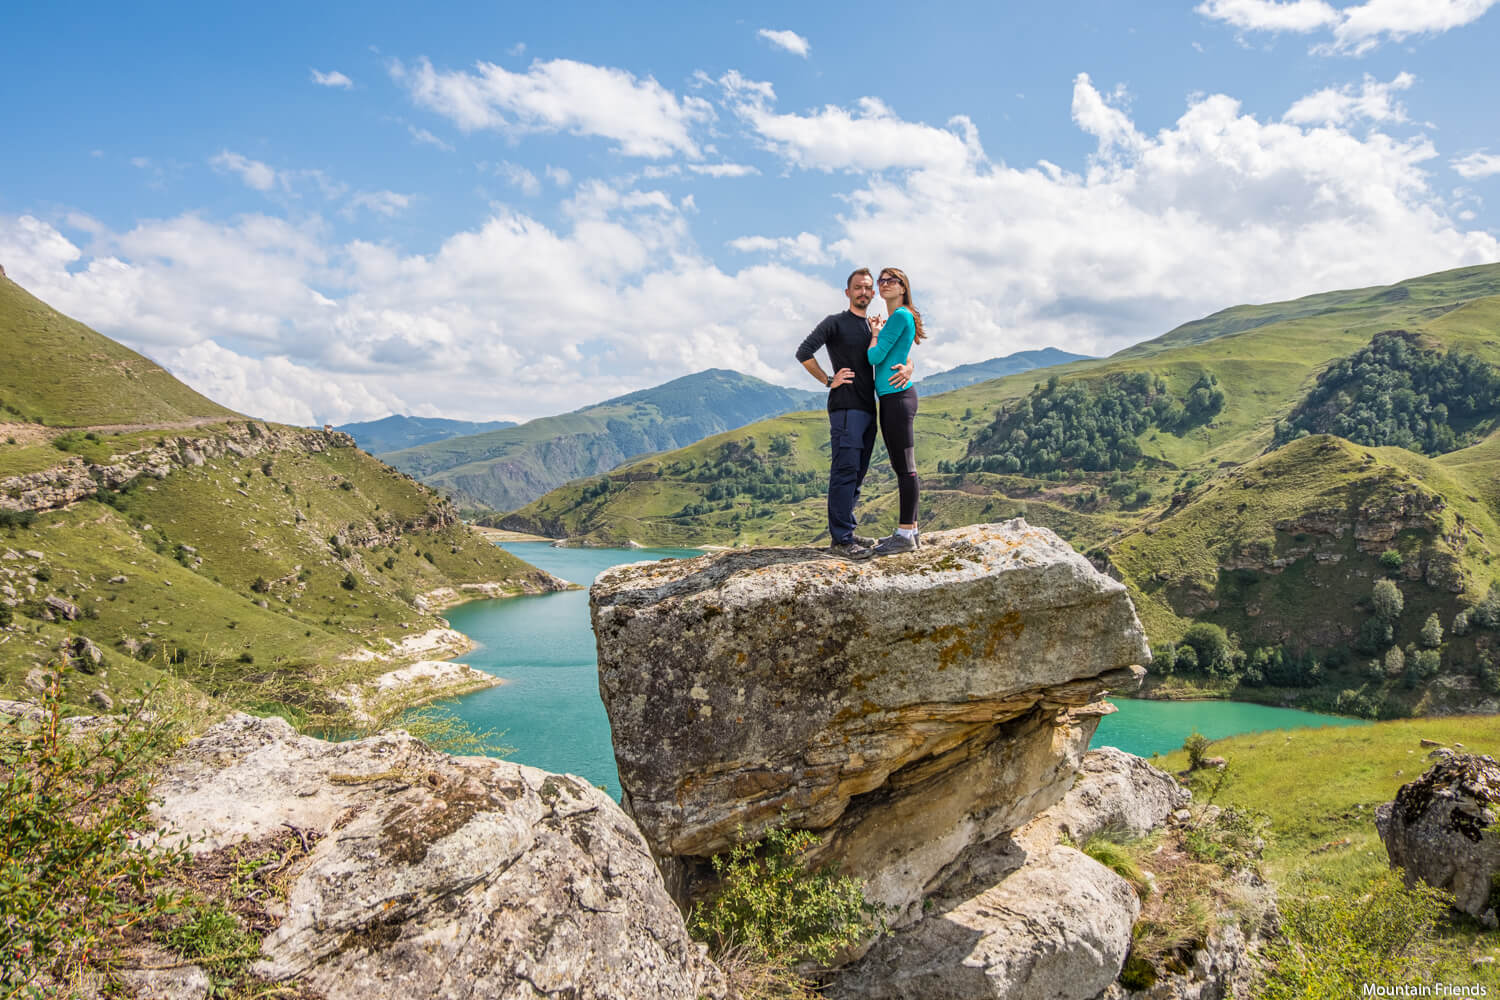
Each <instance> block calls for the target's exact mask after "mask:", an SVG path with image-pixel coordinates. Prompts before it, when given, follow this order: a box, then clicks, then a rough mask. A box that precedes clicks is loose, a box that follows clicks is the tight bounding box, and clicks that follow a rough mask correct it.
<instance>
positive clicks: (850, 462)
mask: <svg viewBox="0 0 1500 1000" xmlns="http://www.w3.org/2000/svg"><path fill="white" fill-rule="evenodd" d="M828 432H829V434H828V437H829V463H828V534H829V537H831V538H832V539H833V541H834V543H835V544H842V543H843V542H847V541H848V540H849V539H850V538H852V537H853V536H854V505H855V504H856V503H858V502H859V488H860V487H861V486H862V485H864V481H865V473H866V472H867V471H868V470H869V468H870V453H871V452H873V451H874V450H875V414H873V413H866V412H865V411H864V410H829V411H828Z"/></svg>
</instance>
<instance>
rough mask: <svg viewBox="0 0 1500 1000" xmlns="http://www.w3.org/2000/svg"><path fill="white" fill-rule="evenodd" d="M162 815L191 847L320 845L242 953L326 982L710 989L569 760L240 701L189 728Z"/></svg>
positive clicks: (306, 982)
mask: <svg viewBox="0 0 1500 1000" xmlns="http://www.w3.org/2000/svg"><path fill="white" fill-rule="evenodd" d="M156 794H157V796H158V798H159V800H160V801H159V804H158V806H157V816H158V819H159V820H160V821H161V823H162V824H163V825H164V826H166V827H168V828H171V829H173V830H175V831H178V832H179V833H180V834H183V835H188V836H191V837H194V838H196V839H194V840H193V841H192V843H191V849H192V850H193V851H194V852H197V853H202V852H207V851H211V850H215V849H218V848H221V847H224V846H226V845H232V844H241V843H247V842H253V841H260V840H263V839H264V838H266V837H268V836H271V835H274V834H276V833H278V832H280V833H283V834H284V833H285V828H286V827H288V826H289V827H291V828H293V829H294V830H297V831H302V832H303V833H305V834H306V835H307V839H308V840H309V841H312V842H313V844H314V846H312V847H311V852H310V854H309V855H308V857H306V858H305V859H304V860H303V861H302V862H301V865H302V867H301V870H300V872H299V873H298V874H297V875H296V877H295V880H294V881H293V882H292V883H291V887H290V891H289V894H288V897H287V899H286V902H285V904H284V905H282V906H281V907H280V908H279V912H278V913H276V914H274V915H275V916H276V917H277V918H278V919H279V926H278V927H277V928H276V929H275V931H274V932H273V933H272V934H270V935H269V937H267V938H266V939H265V940H264V942H263V943H262V955H263V958H262V959H261V960H260V961H258V962H257V963H256V964H255V966H254V971H255V972H256V973H257V974H258V975H260V976H262V977H264V978H266V979H268V980H271V981H273V982H283V981H288V980H295V981H296V982H297V983H298V984H300V985H301V986H302V987H304V988H306V989H311V990H314V991H317V992H319V993H322V994H324V995H326V996H329V997H361V998H381V997H390V998H393V1000H394V998H401V1000H408V998H422V997H449V996H495V997H516V998H524V997H542V996H575V997H580V998H582V997H597V998H619V1000H636V998H639V997H653V998H655V997H661V998H682V1000H698V998H700V997H704V996H711V997H718V996H722V991H723V986H722V977H721V976H720V974H719V972H718V970H717V968H716V967H715V966H714V965H713V964H712V963H711V962H710V961H709V960H708V959H707V958H706V957H705V955H704V952H703V949H702V947H701V946H700V945H697V944H695V943H693V942H692V941H691V940H690V939H689V938H688V936H687V932H686V930H685V929H684V926H683V922H682V916H681V914H680V913H679V912H678V910H677V908H676V907H675V906H674V905H673V903H672V900H671V899H670V898H669V897H668V896H667V894H666V892H665V890H664V889H663V886H662V881H661V876H660V874H659V873H658V872H657V870H656V867H655V866H654V865H653V864H652V861H651V857H650V854H649V853H648V851H647V848H646V845H645V843H644V841H642V839H641V837H640V835H639V833H638V832H637V831H636V829H635V827H634V826H633V825H632V824H631V823H630V821H629V819H628V818H627V817H626V816H625V815H624V814H623V813H622V812H621V811H620V809H619V807H618V806H616V805H615V803H614V802H613V801H612V800H611V799H610V798H609V797H608V796H606V795H605V794H604V793H603V792H601V791H599V790H598V789H597V788H595V787H593V786H592V785H590V784H589V783H588V782H586V781H584V780H583V779H581V778H575V777H571V776H568V775H557V774H548V773H546V772H543V771H539V770H537V769H535V768H530V767H524V766H521V765H518V764H513V763H509V762H506V761H500V760H491V759H488V758H478V757H470V758H453V757H448V756H446V755H444V754H439V753H436V752H434V751H432V750H429V749H428V748H427V747H426V746H425V745H423V744H422V743H421V742H420V741H418V740H415V739H413V738H412V737H410V736H408V735H406V734H405V733H399V732H398V733H389V734H382V735H380V736H377V737H372V738H370V739H364V740H358V741H354V742H348V743H326V742H323V741H321V740H315V739H311V738H308V737H304V736H298V735H296V733H295V732H294V731H293V730H292V729H291V727H290V726H288V725H287V724H286V723H285V722H283V721H282V720H280V719H256V718H252V717H250V716H246V715H236V716H234V717H232V718H231V719H229V720H228V721H227V722H224V723H222V724H220V725H218V726H216V727H214V728H213V729H211V730H209V732H207V733H205V734H204V735H203V736H202V737H201V738H199V739H197V740H194V741H193V742H192V743H189V744H188V745H187V746H186V747H185V748H184V749H183V750H182V751H180V752H179V754H178V755H177V757H176V758H175V759H174V760H173V762H172V763H171V764H170V766H169V767H168V768H167V770H166V772H165V774H164V776H163V777H162V778H161V779H160V781H159V782H158V784H157V786H156Z"/></svg>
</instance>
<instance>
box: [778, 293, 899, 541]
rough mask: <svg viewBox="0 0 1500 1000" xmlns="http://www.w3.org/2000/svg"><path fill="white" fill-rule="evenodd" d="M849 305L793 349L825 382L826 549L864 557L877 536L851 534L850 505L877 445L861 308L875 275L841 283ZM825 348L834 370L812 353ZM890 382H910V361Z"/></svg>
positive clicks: (866, 332) (865, 320) (867, 340)
mask: <svg viewBox="0 0 1500 1000" xmlns="http://www.w3.org/2000/svg"><path fill="white" fill-rule="evenodd" d="M844 297H845V298H847V299H848V300H849V308H848V309H846V310H844V311H843V312H841V313H835V314H834V315H832V316H828V317H825V318H824V320H823V322H821V323H819V324H818V325H817V326H815V327H814V328H813V332H812V333H810V334H808V335H807V339H806V340H804V341H802V345H801V346H800V347H798V348H797V360H798V361H800V362H801V363H802V367H803V368H806V369H807V370H808V372H810V373H811V374H812V377H813V378H815V379H817V380H818V381H819V382H820V383H822V384H823V385H825V386H827V387H828V435H829V445H830V447H829V463H828V534H829V536H830V537H831V538H832V544H831V545H829V547H828V551H829V552H832V553H833V554H834V555H837V556H843V557H844V558H846V559H866V558H869V556H870V555H871V554H872V553H873V552H874V548H873V546H874V545H875V539H873V538H869V537H866V536H863V535H856V534H855V533H854V527H855V523H854V505H855V504H856V503H857V502H858V501H859V488H860V486H861V485H863V484H864V481H865V473H866V472H867V471H868V470H869V468H870V453H871V452H872V451H874V449H875V372H874V370H873V369H872V368H871V367H870V360H869V357H868V353H867V352H868V351H869V347H870V333H871V326H870V319H869V317H868V316H867V315H866V314H865V309H866V308H867V307H868V306H869V305H870V301H871V300H872V299H873V298H874V297H875V278H874V276H873V275H872V274H870V269H869V268H867V267H862V268H860V269H859V270H857V271H855V272H854V273H853V274H851V275H849V279H848V280H847V281H845V282H844ZM822 347H826V348H827V349H828V362H829V365H830V366H831V367H832V368H833V370H834V371H833V374H832V375H829V374H828V373H827V372H825V371H823V367H822V365H820V364H818V359H817V358H816V357H814V355H815V354H816V352H817V351H818V349H819V348H822ZM893 367H894V368H895V369H896V374H895V376H893V377H892V380H891V381H892V384H893V385H904V384H906V383H907V382H909V381H911V372H912V366H911V365H910V364H906V365H895V366H893Z"/></svg>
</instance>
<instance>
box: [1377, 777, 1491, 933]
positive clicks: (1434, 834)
mask: <svg viewBox="0 0 1500 1000" xmlns="http://www.w3.org/2000/svg"><path fill="white" fill-rule="evenodd" d="M1497 820H1500V764H1497V763H1496V762H1495V760H1494V758H1493V757H1481V756H1478V755H1476V754H1458V753H1445V754H1444V755H1443V756H1441V758H1440V759H1439V760H1438V762H1437V763H1436V764H1434V765H1433V766H1432V767H1431V768H1430V769H1429V770H1428V772H1427V773H1426V774H1424V775H1422V777H1420V778H1418V779H1417V780H1416V781H1413V782H1411V783H1409V784H1406V785H1402V786H1401V788H1400V790H1399V791H1397V792H1396V800H1395V801H1394V802H1386V803H1384V804H1382V805H1380V806H1379V807H1378V808H1377V809H1376V810H1375V828H1376V829H1377V830H1378V831H1379V832H1380V839H1381V840H1383V841H1385V850H1386V854H1387V855H1389V857H1390V859H1391V865H1392V866H1393V867H1397V868H1401V869H1403V870H1404V871H1405V873H1406V879H1407V882H1408V883H1410V882H1412V881H1413V880H1415V879H1421V880H1422V881H1424V882H1426V883H1428V884H1429V885H1434V886H1437V887H1438V888H1439V889H1447V890H1448V891H1449V892H1451V893H1453V901H1454V905H1455V906H1457V907H1458V908H1459V909H1460V910H1463V911H1464V912H1465V913H1468V914H1471V915H1473V916H1475V917H1477V918H1479V919H1480V920H1481V921H1483V922H1484V923H1486V924H1488V925H1489V926H1490V927H1494V926H1496V907H1495V889H1494V885H1495V877H1496V875H1497V874H1500V833H1496V831H1495V824H1496V822H1497Z"/></svg>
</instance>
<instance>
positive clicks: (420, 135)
mask: <svg viewBox="0 0 1500 1000" xmlns="http://www.w3.org/2000/svg"><path fill="white" fill-rule="evenodd" d="M406 130H407V131H408V132H410V133H411V137H412V138H413V139H415V140H417V142H420V143H422V144H424V145H427V146H436V147H437V148H438V149H441V150H442V151H443V152H445V153H451V152H453V146H452V144H450V143H447V142H444V141H443V140H442V139H439V138H438V137H437V136H435V135H433V134H432V133H431V132H429V131H427V130H426V129H425V128H417V127H416V126H415V125H408V126H406Z"/></svg>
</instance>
